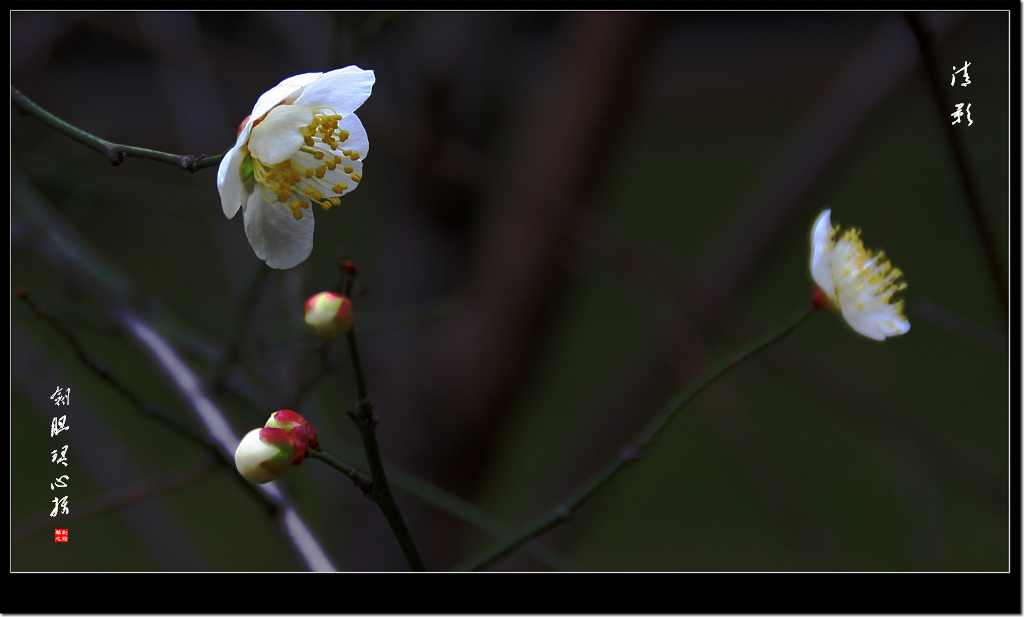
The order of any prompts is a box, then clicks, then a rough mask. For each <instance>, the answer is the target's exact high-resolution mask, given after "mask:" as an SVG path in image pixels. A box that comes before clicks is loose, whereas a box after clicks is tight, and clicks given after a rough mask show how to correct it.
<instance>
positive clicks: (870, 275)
mask: <svg viewBox="0 0 1024 617" xmlns="http://www.w3.org/2000/svg"><path fill="white" fill-rule="evenodd" d="M902 275H903V272H901V271H900V269H899V268H893V267H892V264H890V263H889V260H888V259H886V258H885V252H883V251H879V253H878V254H877V255H874V254H872V253H871V252H870V251H868V250H867V249H865V248H864V244H863V243H862V242H861V240H860V231H859V230H857V229H850V230H848V231H847V232H846V233H845V234H843V237H842V238H840V239H839V240H838V241H837V242H836V244H835V253H834V256H833V261H832V278H833V280H835V282H836V295H837V296H839V297H842V298H844V300H845V301H846V302H848V303H850V304H851V305H852V306H854V307H855V308H856V309H857V310H864V309H869V310H870V309H873V308H877V307H878V306H879V305H882V304H889V300H890V299H891V298H892V296H893V294H894V293H896V292H897V291H900V290H902V289H905V288H906V286H907V284H906V283H904V282H903V281H898V279H899V278H900V277H901V276H902ZM897 281H898V282H897ZM895 307H896V310H897V313H898V314H900V315H902V309H903V301H902V300H900V301H898V302H897V303H896V304H895Z"/></svg>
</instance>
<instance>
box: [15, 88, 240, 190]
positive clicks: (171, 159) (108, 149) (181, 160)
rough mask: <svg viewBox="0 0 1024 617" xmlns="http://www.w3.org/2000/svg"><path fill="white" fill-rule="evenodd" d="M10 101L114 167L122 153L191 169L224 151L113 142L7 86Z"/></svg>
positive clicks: (216, 158)
mask: <svg viewBox="0 0 1024 617" xmlns="http://www.w3.org/2000/svg"><path fill="white" fill-rule="evenodd" d="M11 104H12V105H14V107H15V108H16V109H17V110H18V111H20V112H21V113H23V114H28V115H30V116H34V117H36V118H38V119H39V120H41V121H42V122H43V124H46V125H47V126H49V127H50V128H52V129H55V130H56V131H58V132H60V133H63V134H65V135H67V136H68V137H70V138H71V139H74V140H75V141H77V142H79V143H82V144H84V145H86V146H88V147H90V148H92V149H93V150H95V151H97V152H99V153H100V154H102V155H103V156H104V157H106V159H107V161H109V162H110V164H111V165H113V166H114V167H117V166H118V165H120V164H121V161H123V160H124V157H126V156H135V157H138V158H144V159H151V160H154V161H160V162H161V163H167V164H169V165H174V166H175V167H177V168H179V169H184V170H185V171H189V172H192V173H195V172H197V171H199V170H200V169H205V168H207V167H213V166H214V165H217V164H218V163H220V160H221V158H223V157H224V154H225V153H226V152H222V153H221V154H217V155H214V156H207V155H206V154H199V155H195V154H169V153H167V152H160V151H158V150H150V149H149V148H139V147H137V146H126V145H124V144H115V143H113V142H110V141H107V140H106V139H103V138H102V137H97V136H96V135H93V134H92V133H87V132H85V131H83V130H82V129H80V128H78V127H77V126H75V125H73V124H71V123H69V122H66V121H64V120H61V119H60V118H58V117H57V116H55V115H53V114H52V113H50V112H48V111H46V110H45V109H43V108H42V107H40V106H39V105H38V104H36V103H35V101H33V100H32V99H30V98H28V97H27V96H25V95H24V94H22V93H21V91H19V90H18V89H17V88H15V87H14V86H11Z"/></svg>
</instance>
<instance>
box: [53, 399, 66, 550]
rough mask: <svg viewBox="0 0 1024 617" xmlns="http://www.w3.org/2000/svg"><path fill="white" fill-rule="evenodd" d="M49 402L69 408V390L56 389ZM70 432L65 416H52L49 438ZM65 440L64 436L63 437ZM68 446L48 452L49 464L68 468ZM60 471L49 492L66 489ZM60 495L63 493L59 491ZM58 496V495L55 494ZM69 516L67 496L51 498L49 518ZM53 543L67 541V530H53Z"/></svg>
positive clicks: (63, 474)
mask: <svg viewBox="0 0 1024 617" xmlns="http://www.w3.org/2000/svg"><path fill="white" fill-rule="evenodd" d="M50 400H51V401H53V404H54V405H56V406H57V407H61V406H64V407H69V406H70V405H71V388H60V387H58V388H57V389H56V390H55V391H54V393H53V394H51V395H50ZM68 430H71V426H70V425H69V424H68V417H67V415H66V414H65V415H62V416H54V417H53V420H52V421H51V422H50V437H51V438H53V437H59V436H60V434H61V433H62V432H64V431H68ZM65 438H66V436H65ZM68 446H69V444H67V443H65V444H62V445H61V447H59V448H56V449H54V450H52V451H51V452H50V462H51V463H53V464H55V465H63V466H64V467H67V466H68ZM61 471H62V470H60V469H59V468H58V473H59V474H60V475H58V476H56V478H55V479H54V481H53V482H51V483H50V490H51V491H54V490H56V489H58V488H67V486H68V480H69V479H70V476H68V474H66V473H61ZM60 492H61V493H62V492H64V491H60ZM57 494H58V495H60V493H57ZM58 513H60V514H70V510H69V509H68V495H67V494H64V495H60V496H59V497H54V498H53V510H52V511H51V512H50V516H51V517H53V516H57V514H58ZM54 541H55V542H67V541H68V530H67V529H54Z"/></svg>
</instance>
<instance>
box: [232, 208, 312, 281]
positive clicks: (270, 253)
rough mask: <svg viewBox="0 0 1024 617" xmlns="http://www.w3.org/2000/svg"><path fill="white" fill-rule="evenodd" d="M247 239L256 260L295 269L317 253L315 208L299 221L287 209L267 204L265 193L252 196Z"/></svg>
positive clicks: (272, 266)
mask: <svg viewBox="0 0 1024 617" xmlns="http://www.w3.org/2000/svg"><path fill="white" fill-rule="evenodd" d="M245 235H246V236H247V237H248V238H249V244H250V245H252V250H253V251H255V253H256V256H257V257H259V258H260V259H262V260H264V261H266V262H267V265H268V266H270V267H271V268H279V269H282V270H283V269H285V268H292V267H294V266H297V265H299V264H300V263H302V262H303V261H305V260H306V258H307V257H309V254H310V253H311V252H313V208H312V207H310V208H306V209H304V210H303V211H302V218H301V219H299V220H295V217H294V216H292V213H291V210H290V209H289V208H288V206H287V205H285V204H283V203H279V202H274V203H267V202H266V201H264V200H263V195H262V193H261V191H259V190H257V191H255V192H253V194H252V195H250V196H249V203H248V205H247V206H246V207H245Z"/></svg>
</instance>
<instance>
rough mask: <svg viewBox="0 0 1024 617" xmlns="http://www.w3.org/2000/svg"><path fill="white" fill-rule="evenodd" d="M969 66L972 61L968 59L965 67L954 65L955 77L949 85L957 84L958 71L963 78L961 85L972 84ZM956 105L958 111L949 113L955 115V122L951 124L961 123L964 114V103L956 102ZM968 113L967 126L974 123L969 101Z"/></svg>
mask: <svg viewBox="0 0 1024 617" xmlns="http://www.w3.org/2000/svg"><path fill="white" fill-rule="evenodd" d="M969 66H971V63H970V62H966V61H965V62H964V65H963V67H961V68H959V69H958V68H956V67H955V66H954V67H953V78H952V80H950V82H949V85H950V86H956V75H957V73H960V78H961V82H960V85H961V86H962V87H964V88H966V87H967V86H968V85H970V83H971V76H970V75H968V74H967V67H969ZM955 105H956V111H954V112H953V113H951V114H949V115H951V116H953V122H952V123H951V124H959V123H960V119H961V118H963V116H964V104H963V103H955ZM966 113H967V126H971V125H972V124H974V120H972V119H971V104H970V103H967V110H966Z"/></svg>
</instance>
